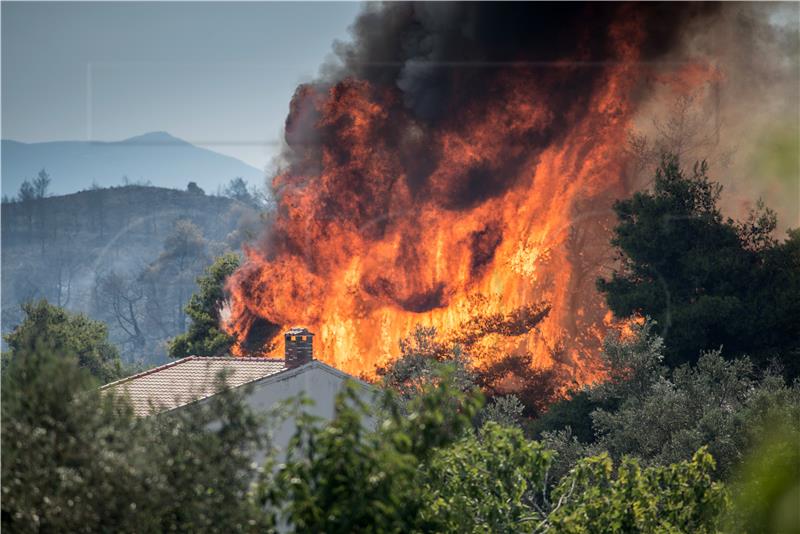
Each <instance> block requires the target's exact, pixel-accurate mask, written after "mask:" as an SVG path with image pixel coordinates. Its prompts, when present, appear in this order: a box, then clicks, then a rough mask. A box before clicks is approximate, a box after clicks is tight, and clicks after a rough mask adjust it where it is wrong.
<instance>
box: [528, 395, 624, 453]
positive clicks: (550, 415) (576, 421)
mask: <svg viewBox="0 0 800 534" xmlns="http://www.w3.org/2000/svg"><path fill="white" fill-rule="evenodd" d="M601 407H605V408H606V409H611V408H612V405H611V403H602V402H599V401H596V400H592V399H591V398H590V397H589V393H588V391H586V390H581V391H573V392H571V393H570V394H569V395H568V396H567V398H565V399H562V400H559V401H557V402H555V403H553V404H551V405H550V407H549V408H548V409H547V411H546V412H545V413H544V414H543V415H542V416H541V417H537V418H536V419H534V420H532V421H531V422H530V423H529V424H528V425H526V428H527V431H528V433H529V434H530V435H531V436H532V437H533V438H534V439H541V438H542V434H543V433H544V432H548V431H553V430H559V429H564V428H567V427H569V428H570V435H571V436H574V437H575V438H576V439H577V440H579V441H581V442H583V443H590V442H592V441H594V429H593V428H592V417H591V413H592V412H593V411H594V410H596V409H597V408H601Z"/></svg>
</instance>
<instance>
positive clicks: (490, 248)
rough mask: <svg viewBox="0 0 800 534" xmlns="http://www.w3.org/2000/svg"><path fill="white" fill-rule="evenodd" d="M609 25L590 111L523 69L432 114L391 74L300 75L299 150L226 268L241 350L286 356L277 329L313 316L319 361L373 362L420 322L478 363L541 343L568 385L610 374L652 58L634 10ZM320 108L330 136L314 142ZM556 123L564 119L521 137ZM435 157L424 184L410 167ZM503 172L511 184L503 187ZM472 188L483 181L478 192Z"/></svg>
mask: <svg viewBox="0 0 800 534" xmlns="http://www.w3.org/2000/svg"><path fill="white" fill-rule="evenodd" d="M612 37H613V39H614V41H615V43H616V48H617V56H618V57H619V61H617V62H614V63H610V64H609V65H604V66H602V68H603V69H604V73H603V75H602V77H601V81H600V83H599V84H597V89H596V90H595V91H594V93H593V96H592V97H591V100H590V101H589V102H588V103H586V104H585V105H583V107H581V108H580V109H581V110H582V112H581V113H571V114H566V115H565V114H564V112H563V110H560V109H552V108H550V107H548V98H547V91H548V90H552V87H553V85H546V84H543V83H540V80H539V79H538V78H537V76H536V74H535V73H532V72H528V71H526V70H524V69H517V68H511V67H510V68H508V69H507V70H505V71H504V72H503V73H502V74H501V75H500V76H499V77H498V78H497V80H496V94H495V95H494V97H493V99H492V101H491V102H489V103H486V102H482V103H479V104H475V105H474V106H473V107H470V108H467V109H463V110H461V112H460V113H459V114H458V115H457V116H454V117H452V118H450V119H449V120H447V121H445V123H444V124H439V125H437V126H436V127H432V126H430V125H427V124H424V123H421V122H418V121H417V120H415V119H414V118H413V117H412V116H411V115H410V113H409V112H407V111H405V110H404V108H403V106H402V103H401V102H399V96H398V94H397V91H396V89H392V88H386V87H378V86H375V85H373V84H371V83H369V82H367V81H363V80H356V79H345V80H343V81H340V82H338V83H336V84H335V85H333V86H332V87H329V88H323V89H321V88H317V87H312V86H303V87H301V88H300V89H299V90H298V93H297V94H296V96H295V99H294V101H293V109H292V113H291V114H290V117H289V119H288V120H287V133H286V136H287V140H288V141H289V143H290V145H292V146H293V148H294V156H293V157H294V160H293V161H292V162H291V164H290V165H289V167H288V169H286V170H284V171H283V172H282V173H280V174H278V175H277V176H276V177H275V178H274V180H273V189H274V190H275V191H276V194H277V199H278V209H277V214H276V215H275V219H274V221H272V225H271V228H270V231H269V234H268V236H267V237H266V239H265V242H264V243H263V246H260V247H256V248H248V249H246V256H247V260H246V262H245V263H244V265H243V266H242V267H241V268H240V269H239V270H238V271H237V272H236V273H235V274H234V276H233V277H232V278H231V280H230V281H229V284H228V289H229V291H230V294H231V315H230V319H229V320H228V321H227V322H226V323H225V325H224V327H225V329H226V330H227V331H228V332H229V333H231V334H234V335H235V336H236V337H237V339H238V340H239V342H238V343H237V345H236V346H235V347H234V352H235V353H237V354H245V353H248V354H252V353H254V352H261V353H264V354H275V353H277V354H278V355H280V354H282V350H283V347H282V338H281V336H280V335H279V334H280V332H281V331H282V330H283V329H285V328H286V327H289V326H292V325H295V324H302V325H303V326H306V327H308V328H309V329H310V330H312V331H313V332H315V334H316V339H317V343H318V345H317V347H316V353H317V357H318V358H319V359H321V360H323V361H325V362H327V363H330V364H331V365H333V366H335V367H337V368H339V369H342V370H344V371H346V372H349V373H352V374H356V375H359V374H361V375H367V376H370V375H374V372H375V368H376V366H379V365H384V364H385V363H387V362H388V361H391V360H392V359H393V358H396V357H397V353H398V352H399V351H398V349H397V346H398V345H397V344H398V340H399V339H401V338H402V337H405V336H407V335H409V333H410V332H411V331H412V330H413V329H414V327H415V325H417V324H423V325H432V326H435V327H436V328H437V330H438V332H440V333H441V335H443V336H444V337H445V339H447V340H450V341H452V342H453V343H455V342H458V343H461V344H465V345H467V346H468V349H469V353H470V355H471V356H472V358H473V360H474V361H475V363H476V365H481V364H486V363H489V362H491V361H492V360H493V359H496V358H498V357H501V356H502V355H504V354H509V353H520V352H529V353H531V354H532V355H533V365H534V366H535V367H537V368H539V369H556V370H558V371H560V372H562V374H563V376H564V382H565V383H567V382H569V383H573V384H586V383H590V382H593V381H597V380H599V379H602V377H603V371H602V368H601V365H600V362H599V357H598V349H599V346H600V342H601V339H602V337H603V333H604V331H605V328H606V326H607V325H606V323H607V322H608V317H607V316H606V315H607V309H606V307H605V305H604V303H603V300H602V298H601V297H600V296H599V295H598V293H597V291H596V289H595V280H596V278H597V277H598V276H599V275H600V274H601V269H602V267H603V265H604V263H605V264H606V265H607V264H608V262H609V261H610V258H609V250H608V237H609V231H610V227H611V225H612V224H613V214H612V212H611V209H610V207H611V204H612V202H613V200H614V199H616V198H619V197H620V196H622V195H625V194H627V193H629V191H628V190H627V186H626V183H625V180H624V164H625V160H624V155H623V150H621V148H622V147H624V146H625V143H626V137H627V134H628V132H629V128H630V125H631V121H632V118H633V113H634V111H635V101H636V97H635V95H636V91H637V89H640V84H641V83H642V82H641V80H642V69H643V68H644V67H642V65H641V64H640V63H639V62H638V58H639V56H638V52H637V43H638V41H639V40H640V39H641V35H639V34H638V33H637V28H636V23H635V20H634V21H631V22H629V23H626V24H624V25H620V26H618V27H616V28H615V29H614V30H613V31H612ZM578 68H585V67H581V66H573V65H572V64H571V63H564V64H563V65H558V66H556V67H553V69H554V70H555V71H556V73H555V74H554V76H556V77H557V76H558V73H559V72H560V71H564V72H569V71H570V70H571V69H578ZM555 86H556V87H557V84H555ZM309 120H313V125H314V126H313V129H314V131H315V132H316V134H317V135H318V136H319V137H320V138H321V140H320V141H319V143H318V144H308V145H306V144H304V143H303V139H302V136H303V135H304V134H303V133H302V132H300V130H301V128H302V127H301V124H306V123H308V121H309ZM398 124H401V125H403V127H402V128H397V125H398ZM558 124H567V125H569V128H568V133H567V134H566V135H563V136H560V137H558V138H557V139H555V140H550V141H545V142H543V143H542V144H541V145H540V146H532V145H531V143H530V142H528V141H526V140H529V139H530V138H531V137H532V133H534V134H535V133H536V132H541V133H542V136H543V137H546V132H547V131H548V129H551V127H553V125H558ZM388 130H391V131H394V132H397V131H399V132H400V134H398V135H392V136H387V135H382V134H381V133H382V132H385V131H388ZM326 136H327V137H326ZM318 147H321V149H320V148H318ZM319 150H321V153H320V152H319ZM431 153H435V154H436V158H428V155H429V154H431ZM429 160H430V161H433V162H435V163H434V165H435V167H434V168H432V169H427V171H426V172H427V176H428V178H427V180H426V181H425V183H424V184H422V185H419V184H417V183H415V180H414V172H413V168H412V167H413V166H414V165H415V164H418V165H419V166H421V167H424V166H425V165H426V164H427V162H428V161H429ZM409 162H410V163H409ZM508 162H513V165H509V164H508ZM509 169H512V170H511V171H509ZM510 172H513V173H514V174H513V175H508V173H510ZM499 173H506V174H503V175H502V176H500V174H499ZM500 178H502V180H503V182H502V184H504V185H507V187H497V188H495V187H493V186H494V185H495V183H494V182H495V181H497V180H499V179H500ZM465 188H466V189H470V188H479V189H482V190H485V191H488V193H487V194H484V195H482V196H481V197H480V199H479V200H477V201H476V200H474V199H471V198H469V196H468V195H467V196H466V200H465ZM604 319H605V321H604Z"/></svg>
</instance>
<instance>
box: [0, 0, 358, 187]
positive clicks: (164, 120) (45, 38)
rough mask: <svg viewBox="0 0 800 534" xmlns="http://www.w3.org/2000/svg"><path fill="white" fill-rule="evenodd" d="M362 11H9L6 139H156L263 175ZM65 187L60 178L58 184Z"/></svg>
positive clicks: (234, 7)
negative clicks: (298, 105) (295, 99)
mask: <svg viewBox="0 0 800 534" xmlns="http://www.w3.org/2000/svg"><path fill="white" fill-rule="evenodd" d="M359 8H360V4H358V3H329V2H327V3H279V2H275V3H262V2H259V3H250V2H246V3H245V2H236V3H218V2H210V3H200V2H133V3H110V2H56V3H49V2H37V3H28V2H25V3H22V2H3V3H2V138H3V139H13V140H16V141H23V142H28V143H30V142H42V141H58V140H84V141H86V140H91V141H120V140H123V139H126V138H130V137H134V136H137V135H141V134H143V133H146V132H152V131H167V132H169V133H170V134H172V135H174V136H176V137H178V138H180V139H183V140H185V141H188V142H189V143H192V144H194V145H198V146H201V147H203V148H207V149H211V150H214V151H217V152H221V153H223V154H226V155H230V156H233V157H236V158H238V159H241V160H243V161H244V162H246V163H248V164H250V165H252V166H254V167H257V168H259V169H263V168H264V167H265V166H266V165H267V164H268V163H269V161H270V159H271V158H272V156H274V155H275V154H277V152H278V148H279V147H278V143H279V139H280V133H281V130H282V127H283V121H284V119H285V117H286V114H287V111H288V104H289V101H290V99H291V96H292V94H293V92H294V90H295V88H296V87H297V84H298V83H299V82H302V81H306V80H308V79H311V78H313V77H314V76H315V75H316V73H317V69H318V67H319V65H320V64H321V63H322V62H323V60H324V59H325V57H326V56H327V55H328V54H329V53H330V50H331V43H332V41H333V40H334V39H346V38H347V36H348V34H347V27H348V25H349V24H350V23H351V22H352V21H353V19H354V17H355V15H356V13H357V12H358V10H359ZM54 179H57V176H54Z"/></svg>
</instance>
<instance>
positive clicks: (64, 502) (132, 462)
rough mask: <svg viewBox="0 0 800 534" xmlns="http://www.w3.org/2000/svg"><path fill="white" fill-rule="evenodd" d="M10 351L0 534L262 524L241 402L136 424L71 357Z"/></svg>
mask: <svg viewBox="0 0 800 534" xmlns="http://www.w3.org/2000/svg"><path fill="white" fill-rule="evenodd" d="M18 350H20V351H21V352H20V353H18V354H17V356H18V357H15V358H13V359H11V361H10V362H9V365H8V368H7V369H6V370H5V371H4V373H3V376H2V434H3V440H2V456H3V462H2V527H3V530H4V531H8V532H107V531H113V532H164V531H176V530H179V531H184V532H204V531H208V532H239V531H253V530H256V529H257V528H258V527H259V526H268V525H267V524H266V523H263V521H264V517H263V515H262V514H260V513H258V510H257V509H256V507H255V506H254V505H253V503H252V501H251V500H249V499H248V498H247V495H248V489H249V485H250V481H251V480H252V476H253V471H252V468H251V466H250V462H251V453H252V450H253V449H254V447H255V446H256V445H257V443H259V441H260V438H259V428H260V426H261V424H260V422H259V421H258V420H257V419H256V418H255V417H254V416H253V414H251V413H250V412H248V411H247V410H246V409H245V408H244V407H243V404H242V403H241V400H240V399H239V398H237V397H234V396H231V395H221V396H218V397H215V398H213V399H212V401H211V402H208V403H202V404H199V405H197V406H196V407H195V408H194V409H192V410H181V411H178V412H176V413H174V414H169V415H165V416H160V417H155V418H145V419H139V418H136V417H134V415H133V413H132V410H131V408H130V407H129V406H128V405H127V403H125V402H122V401H121V400H120V399H115V398H113V397H112V396H110V395H108V394H104V393H103V392H102V391H100V390H98V389H95V388H91V387H89V386H91V385H92V383H93V382H92V379H91V377H90V376H89V375H88V373H87V372H86V371H85V370H83V369H81V368H79V367H78V365H77V362H76V360H75V359H74V358H69V357H61V356H58V357H57V356H55V355H53V354H52V353H51V352H50V351H49V350H48V349H47V347H42V346H38V347H35V348H30V347H27V346H26V347H24V348H22V349H18ZM212 423H213V424H212Z"/></svg>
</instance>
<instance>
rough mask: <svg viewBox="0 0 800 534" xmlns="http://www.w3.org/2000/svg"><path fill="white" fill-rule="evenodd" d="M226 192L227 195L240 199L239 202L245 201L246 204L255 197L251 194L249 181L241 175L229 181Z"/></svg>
mask: <svg viewBox="0 0 800 534" xmlns="http://www.w3.org/2000/svg"><path fill="white" fill-rule="evenodd" d="M224 194H225V196H226V197H229V198H232V199H234V200H238V201H239V202H244V203H245V204H250V203H252V201H253V197H252V196H251V195H250V190H249V188H248V186H247V182H246V181H245V179H244V178H242V177H241V176H237V177H236V178H233V179H232V180H231V181H230V182H228V185H227V186H226V187H225V191H224Z"/></svg>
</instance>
